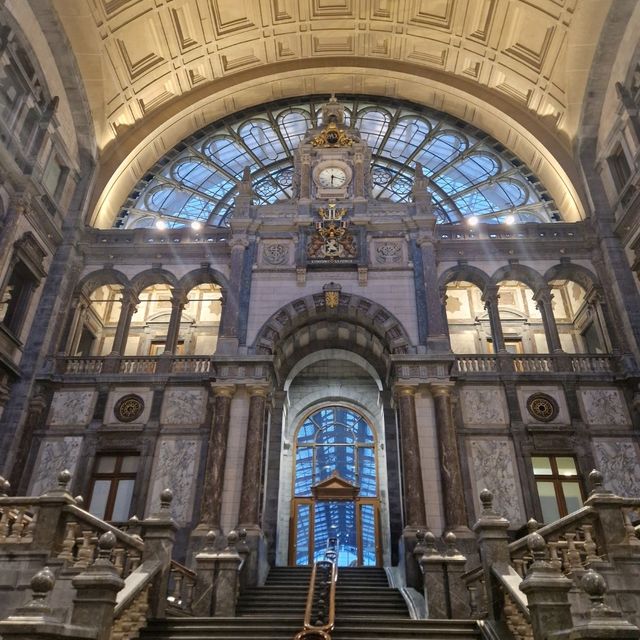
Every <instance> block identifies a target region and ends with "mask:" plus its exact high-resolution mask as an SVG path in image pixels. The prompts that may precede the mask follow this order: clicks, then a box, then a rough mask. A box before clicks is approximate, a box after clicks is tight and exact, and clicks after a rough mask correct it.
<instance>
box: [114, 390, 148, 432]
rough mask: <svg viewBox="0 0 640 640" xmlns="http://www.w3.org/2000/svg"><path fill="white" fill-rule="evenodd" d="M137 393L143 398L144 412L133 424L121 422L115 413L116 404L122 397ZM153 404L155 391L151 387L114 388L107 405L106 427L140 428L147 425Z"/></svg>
mask: <svg viewBox="0 0 640 640" xmlns="http://www.w3.org/2000/svg"><path fill="white" fill-rule="evenodd" d="M130 393H135V394H136V395H137V396H140V397H141V398H142V401H143V402H144V411H143V412H142V413H141V414H140V416H139V417H138V418H136V419H135V420H133V421H132V422H120V421H119V420H118V419H117V418H116V416H115V413H114V409H115V406H116V403H117V402H118V400H120V398H122V396H126V395H129V394H130ZM152 402H153V390H152V389H151V388H150V387H114V388H113V389H112V390H111V391H110V392H109V397H108V398H107V403H106V406H105V410H104V418H103V421H104V424H106V425H122V426H132V427H133V426H140V425H143V424H146V423H147V422H148V421H149V416H150V414H151V403H152Z"/></svg>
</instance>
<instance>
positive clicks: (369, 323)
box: [252, 293, 413, 354]
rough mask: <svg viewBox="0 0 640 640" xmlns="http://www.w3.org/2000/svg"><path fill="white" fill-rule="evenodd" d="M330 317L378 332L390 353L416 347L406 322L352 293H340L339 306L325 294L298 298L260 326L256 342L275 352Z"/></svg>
mask: <svg viewBox="0 0 640 640" xmlns="http://www.w3.org/2000/svg"><path fill="white" fill-rule="evenodd" d="M324 320H326V321H327V322H328V323H334V324H335V323H340V322H347V323H349V324H350V325H353V326H359V327H362V328H363V329H366V330H368V331H369V332H370V333H371V335H375V336H376V337H377V338H378V339H379V341H380V343H381V344H382V345H383V348H384V350H386V351H387V352H388V353H393V354H397V353H411V352H412V351H413V346H412V343H411V339H410V338H409V334H408V333H407V331H406V329H405V328H404V327H403V326H402V323H401V322H400V321H399V320H398V319H397V318H396V317H395V316H394V315H393V314H392V313H391V312H390V311H388V310H387V309H385V308H384V307H383V306H382V305H380V304H378V303H377V302H374V301H373V300H369V299H368V298H363V297H361V296H358V295H355V294H351V293H340V298H339V303H338V306H337V307H336V308H335V309H331V308H329V307H328V306H327V305H326V302H325V295H324V293H316V294H312V295H309V296H306V297H304V298H298V299H297V300H293V301H292V302H290V303H288V304H286V305H285V306H283V307H281V308H280V309H279V310H278V311H276V312H275V313H274V314H273V315H272V316H271V317H270V318H269V319H268V320H267V321H266V322H265V323H264V324H263V325H262V327H261V328H260V330H259V331H258V334H257V336H256V339H255V340H254V343H253V345H252V350H253V351H254V352H255V353H259V354H275V353H276V349H277V348H278V345H280V344H281V343H282V341H283V340H284V339H285V338H287V337H288V336H290V335H291V334H292V333H294V332H295V331H296V330H297V329H299V328H301V327H303V326H305V325H311V324H315V323H318V322H320V321H324Z"/></svg>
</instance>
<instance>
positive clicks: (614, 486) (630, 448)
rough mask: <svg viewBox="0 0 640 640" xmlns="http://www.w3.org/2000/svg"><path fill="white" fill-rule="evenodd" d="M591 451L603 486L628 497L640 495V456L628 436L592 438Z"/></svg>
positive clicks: (635, 445)
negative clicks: (620, 437)
mask: <svg viewBox="0 0 640 640" xmlns="http://www.w3.org/2000/svg"><path fill="white" fill-rule="evenodd" d="M592 446H593V453H594V455H595V459H596V465H597V469H598V471H600V473H602V476H603V478H604V482H605V487H606V488H607V489H609V490H610V491H613V492H614V493H616V494H618V495H619V496H624V497H628V498H635V497H637V496H638V495H640V456H639V455H638V445H637V444H636V443H635V442H633V440H631V439H630V438H625V439H622V440H619V439H616V440H614V439H613V438H594V439H593V441H592Z"/></svg>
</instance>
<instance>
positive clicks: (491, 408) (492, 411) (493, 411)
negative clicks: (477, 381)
mask: <svg viewBox="0 0 640 640" xmlns="http://www.w3.org/2000/svg"><path fill="white" fill-rule="evenodd" d="M460 408H461V409H462V420H463V422H464V425H465V426H467V427H494V426H500V427H506V426H507V425H508V424H509V413H508V410H507V401H506V398H505V395H504V390H503V389H502V387H497V386H484V387H483V386H477V385H466V386H464V387H463V388H462V389H461V391H460Z"/></svg>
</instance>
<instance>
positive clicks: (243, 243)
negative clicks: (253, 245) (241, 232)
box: [229, 237, 249, 251]
mask: <svg viewBox="0 0 640 640" xmlns="http://www.w3.org/2000/svg"><path fill="white" fill-rule="evenodd" d="M248 246H249V240H248V239H247V238H243V237H240V238H239V237H234V238H231V239H230V240H229V247H230V249H231V250H232V251H233V250H235V249H238V248H240V249H246V248H247V247H248Z"/></svg>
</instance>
